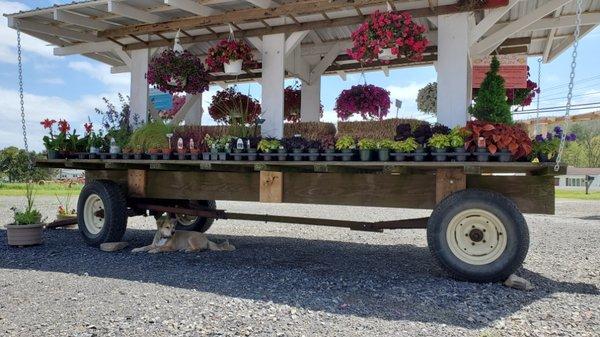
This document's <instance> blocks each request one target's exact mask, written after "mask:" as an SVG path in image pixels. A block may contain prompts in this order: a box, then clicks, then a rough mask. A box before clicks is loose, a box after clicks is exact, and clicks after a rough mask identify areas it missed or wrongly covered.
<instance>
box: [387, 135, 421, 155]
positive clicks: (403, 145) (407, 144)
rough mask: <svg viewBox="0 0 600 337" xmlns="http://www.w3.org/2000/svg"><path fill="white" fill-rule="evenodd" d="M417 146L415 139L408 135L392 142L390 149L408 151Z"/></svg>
mask: <svg viewBox="0 0 600 337" xmlns="http://www.w3.org/2000/svg"><path fill="white" fill-rule="evenodd" d="M418 147H419V143H417V141H416V140H415V139H414V138H412V137H409V138H407V139H405V140H401V141H397V142H394V146H393V147H392V149H393V150H394V151H396V152H402V153H409V152H413V151H414V150H416V149H417V148H418Z"/></svg>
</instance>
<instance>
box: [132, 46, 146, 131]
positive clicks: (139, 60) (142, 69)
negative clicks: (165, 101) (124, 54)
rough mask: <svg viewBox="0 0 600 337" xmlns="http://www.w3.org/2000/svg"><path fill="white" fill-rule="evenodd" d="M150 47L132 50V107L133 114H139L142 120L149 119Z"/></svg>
mask: <svg viewBox="0 0 600 337" xmlns="http://www.w3.org/2000/svg"><path fill="white" fill-rule="evenodd" d="M148 59H149V51H148V49H139V50H132V51H131V84H130V90H131V92H130V94H129V98H130V108H131V114H132V115H136V114H137V115H138V116H139V120H140V122H144V123H145V122H146V121H147V120H148V81H147V80H146V72H147V71H148Z"/></svg>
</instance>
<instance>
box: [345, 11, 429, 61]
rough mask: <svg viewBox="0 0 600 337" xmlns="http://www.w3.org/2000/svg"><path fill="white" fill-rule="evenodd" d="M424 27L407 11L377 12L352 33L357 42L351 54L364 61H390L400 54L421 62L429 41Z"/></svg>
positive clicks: (350, 51) (354, 57) (349, 53)
mask: <svg viewBox="0 0 600 337" xmlns="http://www.w3.org/2000/svg"><path fill="white" fill-rule="evenodd" d="M425 30H426V28H425V26H421V25H419V24H417V23H415V22H414V21H413V20H412V17H411V15H410V13H408V12H379V11H376V12H374V13H373V14H371V17H370V18H369V20H367V21H366V22H365V23H363V24H362V25H360V27H358V29H357V30H355V31H354V32H352V41H353V43H354V44H353V47H352V48H351V49H349V50H348V55H350V56H351V57H352V58H353V59H355V60H357V61H362V62H373V61H375V60H378V59H381V60H384V61H389V60H391V59H394V58H397V57H405V58H408V59H410V60H412V61H420V60H422V59H423V55H422V54H423V52H424V51H425V48H426V47H427V45H428V44H429V41H428V40H427V38H425V34H423V33H424V32H425Z"/></svg>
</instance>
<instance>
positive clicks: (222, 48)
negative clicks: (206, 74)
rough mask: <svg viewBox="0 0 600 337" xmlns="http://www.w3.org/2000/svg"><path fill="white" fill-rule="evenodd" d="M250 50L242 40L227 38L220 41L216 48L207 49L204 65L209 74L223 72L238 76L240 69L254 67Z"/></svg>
mask: <svg viewBox="0 0 600 337" xmlns="http://www.w3.org/2000/svg"><path fill="white" fill-rule="evenodd" d="M255 64H256V62H255V61H254V56H253V54H252V49H251V48H250V46H248V44H247V43H246V42H244V41H243V40H236V39H233V38H228V39H224V40H221V41H219V42H218V43H217V45H216V46H214V47H211V48H210V49H208V55H207V57H206V65H207V66H208V69H209V70H210V71H211V72H225V73H226V74H228V75H238V74H240V73H242V69H249V68H251V67H252V66H254V65H255Z"/></svg>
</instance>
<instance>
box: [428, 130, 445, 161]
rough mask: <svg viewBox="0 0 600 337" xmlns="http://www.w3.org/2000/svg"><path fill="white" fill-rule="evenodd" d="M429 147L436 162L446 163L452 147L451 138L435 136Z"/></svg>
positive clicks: (430, 139)
mask: <svg viewBox="0 0 600 337" xmlns="http://www.w3.org/2000/svg"><path fill="white" fill-rule="evenodd" d="M427 145H429V147H430V148H431V149H432V151H431V154H432V155H433V156H434V158H435V160H436V161H446V158H447V157H448V156H447V152H448V148H449V147H450V138H449V137H448V135H443V134H440V133H436V134H433V135H432V136H431V138H429V140H428V141H427Z"/></svg>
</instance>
